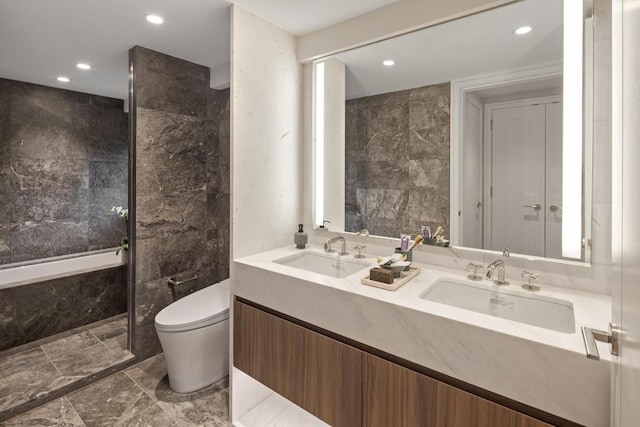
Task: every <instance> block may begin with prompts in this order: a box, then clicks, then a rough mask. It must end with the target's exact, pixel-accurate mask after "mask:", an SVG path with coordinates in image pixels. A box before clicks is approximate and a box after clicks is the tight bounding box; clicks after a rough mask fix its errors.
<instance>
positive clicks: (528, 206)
mask: <svg viewBox="0 0 640 427" xmlns="http://www.w3.org/2000/svg"><path fill="white" fill-rule="evenodd" d="M522 207H523V208H531V209H533V210H534V211H539V210H540V209H542V206H541V205H540V204H539V203H534V204H532V205H523V206H522Z"/></svg>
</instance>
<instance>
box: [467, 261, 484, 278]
mask: <svg viewBox="0 0 640 427" xmlns="http://www.w3.org/2000/svg"><path fill="white" fill-rule="evenodd" d="M482 267H483V266H482V264H474V263H472V262H470V263H469V264H468V265H467V270H471V269H473V273H472V274H469V275H468V276H467V279H470V280H482V275H481V274H478V270H480V269H482Z"/></svg>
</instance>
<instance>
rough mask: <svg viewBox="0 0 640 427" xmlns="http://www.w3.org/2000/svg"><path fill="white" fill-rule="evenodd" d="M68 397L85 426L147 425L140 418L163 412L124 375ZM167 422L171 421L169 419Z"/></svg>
mask: <svg viewBox="0 0 640 427" xmlns="http://www.w3.org/2000/svg"><path fill="white" fill-rule="evenodd" d="M67 398H68V399H69V401H70V402H71V404H72V405H73V407H74V408H75V409H76V411H77V412H78V414H79V415H80V418H81V419H82V421H84V423H85V425H87V426H88V427H92V426H114V425H148V424H144V421H142V418H141V415H143V414H144V413H146V414H147V415H148V416H149V417H150V418H157V417H158V416H159V415H160V413H159V412H158V411H162V409H161V408H160V407H159V406H158V404H157V403H155V402H154V401H153V399H151V397H149V395H147V394H146V393H145V392H144V391H143V390H142V389H141V388H140V387H138V386H137V385H136V383H134V382H133V381H132V380H131V379H130V378H129V377H128V376H126V375H125V374H124V373H123V372H118V373H116V374H114V375H112V376H110V377H108V378H105V379H103V380H101V381H98V382H96V383H94V384H91V385H89V386H87V387H85V388H83V389H80V390H78V391H75V392H73V393H71V394H69V395H68V396H67ZM154 408H156V409H154ZM168 420H169V422H172V421H173V420H172V419H171V418H169V419H168ZM156 425H162V424H156Z"/></svg>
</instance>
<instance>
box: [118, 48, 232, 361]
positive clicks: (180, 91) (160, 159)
mask: <svg viewBox="0 0 640 427" xmlns="http://www.w3.org/2000/svg"><path fill="white" fill-rule="evenodd" d="M130 57H131V60H132V61H133V67H134V81H133V94H134V98H133V99H134V102H135V106H134V108H132V110H131V111H132V114H135V117H134V121H135V126H136V127H135V135H133V136H134V140H135V145H134V146H135V178H136V187H135V215H136V218H135V233H136V244H135V254H134V256H135V284H134V293H135V303H134V307H135V325H134V334H133V336H134V339H133V351H134V353H135V354H136V356H137V357H138V358H140V359H144V358H146V357H150V356H152V355H154V354H157V353H159V352H160V351H161V348H160V344H159V341H158V339H157V336H156V332H155V327H154V319H155V315H156V314H157V313H158V312H159V311H160V310H161V309H162V308H164V307H166V306H167V305H169V304H170V303H171V302H173V300H174V297H175V298H181V297H183V296H185V295H188V294H189V293H192V292H194V291H196V290H199V289H202V288H204V287H206V286H209V285H212V284H214V283H217V282H219V281H221V280H224V279H226V278H227V277H228V276H229V256H228V252H229V237H228V236H229V173H230V172H229V90H225V91H216V90H213V89H211V88H209V69H208V68H207V67H204V66H201V65H197V64H193V63H190V62H187V61H184V60H181V59H179V58H175V57H171V56H168V55H165V54H162V53H160V52H155V51H152V50H149V49H146V48H143V47H140V46H136V47H134V48H133V49H132V50H131V55H130ZM195 274H197V275H198V276H199V279H198V280H196V281H193V282H190V283H189V284H186V285H183V286H181V287H180V288H177V289H176V295H175V296H174V295H172V293H171V289H170V288H169V287H168V286H167V278H168V277H175V278H177V279H178V280H182V279H186V278H190V277H192V276H194V275H195Z"/></svg>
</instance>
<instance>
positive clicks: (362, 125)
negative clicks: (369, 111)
mask: <svg viewBox="0 0 640 427" xmlns="http://www.w3.org/2000/svg"><path fill="white" fill-rule="evenodd" d="M358 101H360V100H350V101H347V103H346V106H345V141H346V142H345V159H346V160H351V161H356V160H366V159H367V152H366V145H367V118H366V104H365V103H364V102H358Z"/></svg>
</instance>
